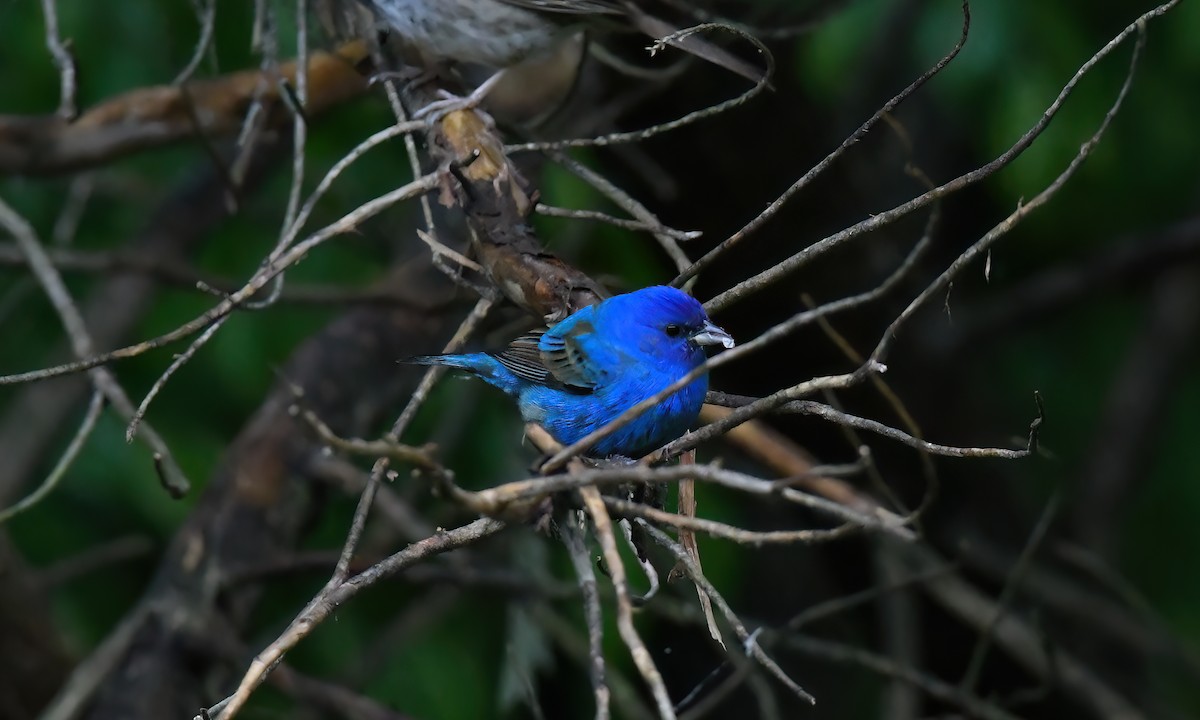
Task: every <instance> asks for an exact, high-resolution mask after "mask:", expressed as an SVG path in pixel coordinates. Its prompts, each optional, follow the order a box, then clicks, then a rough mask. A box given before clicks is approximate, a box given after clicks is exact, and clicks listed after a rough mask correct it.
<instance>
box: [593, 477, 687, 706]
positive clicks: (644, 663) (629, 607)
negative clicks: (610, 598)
mask: <svg viewBox="0 0 1200 720" xmlns="http://www.w3.org/2000/svg"><path fill="white" fill-rule="evenodd" d="M579 496H580V498H581V499H582V500H583V504H584V507H585V508H586V509H587V512H588V515H590V516H591V518H592V526H593V527H594V528H595V530H596V538H597V539H598V540H599V541H600V548H601V550H602V551H603V553H604V564H605V567H606V569H607V570H608V576H609V577H610V578H612V583H613V589H614V590H615V591H616V596H617V631H618V632H619V633H620V635H621V640H623V641H624V642H625V646H626V647H627V648H629V654H630V655H631V656H632V657H633V664H634V666H636V667H637V669H638V672H639V673H641V675H642V679H643V680H645V681H646V684H647V685H649V686H650V692H651V694H652V695H653V696H654V703H655V705H656V706H657V707H658V715H659V717H660V718H661V720H675V709H674V704H673V703H672V702H671V696H670V694H668V693H667V686H666V683H664V682H663V679H662V674H661V673H659V671H658V667H657V666H655V664H654V658H652V657H651V656H650V651H649V650H648V649H646V644H645V643H644V642H642V638H641V636H640V635H638V632H637V628H636V627H634V624H633V603H632V602H630V600H629V582H628V580H627V579H626V577H625V566H624V564H623V563H622V561H621V553H620V551H619V550H617V538H616V536H615V535H614V534H613V526H612V520H611V519H610V518H609V516H608V511H607V510H605V508H604V500H603V498H602V497H601V496H600V491H599V490H597V489H596V488H595V486H592V485H586V486H584V487H581V488H579Z"/></svg>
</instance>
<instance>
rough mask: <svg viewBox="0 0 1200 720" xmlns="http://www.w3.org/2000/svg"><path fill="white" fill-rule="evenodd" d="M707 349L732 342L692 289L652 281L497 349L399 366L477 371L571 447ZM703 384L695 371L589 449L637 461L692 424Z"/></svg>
mask: <svg viewBox="0 0 1200 720" xmlns="http://www.w3.org/2000/svg"><path fill="white" fill-rule="evenodd" d="M707 345H722V346H724V347H733V338H731V337H730V336H729V335H728V334H727V333H726V332H725V331H724V330H721V328H719V327H717V326H716V325H713V324H712V323H711V322H709V320H708V316H707V315H706V314H705V312H704V307H703V306H702V305H700V303H699V302H697V301H696V300H695V299H694V298H692V297H691V296H690V295H687V294H686V293H684V292H682V291H680V290H676V289H675V288H671V287H664V286H655V287H648V288H644V289H642V290H637V291H635V292H631V293H627V294H625V295H617V296H615V297H612V298H609V299H607V300H605V301H604V302H602V303H600V304H599V305H593V306H591V307H586V308H584V309H582V310H580V311H579V312H577V313H575V314H574V315H571V316H570V317H568V318H567V319H565V320H563V321H562V322H560V323H558V324H557V325H555V326H554V327H552V328H550V329H548V330H546V331H542V332H534V333H531V334H529V335H525V336H522V337H519V338H517V339H516V340H514V341H513V342H512V343H511V344H509V346H508V347H507V348H506V349H504V350H502V351H500V352H494V353H471V354H467V355H429V356H423V357H416V358H411V359H409V360H407V361H406V362H410V363H417V364H421V365H447V366H449V367H454V368H460V369H463V370H467V371H469V372H471V373H474V374H475V375H477V376H479V377H480V378H482V379H483V380H485V381H486V382H488V383H489V384H491V385H494V386H495V387H498V388H500V389H501V390H503V391H504V392H505V393H507V394H508V395H511V396H513V397H515V398H516V399H517V404H518V406H519V407H520V409H521V416H522V417H523V418H524V419H525V421H526V422H537V423H539V424H541V425H542V426H543V427H545V428H546V430H547V431H548V432H549V433H550V434H551V435H552V436H554V439H556V440H558V441H559V442H560V443H563V444H564V445H570V444H571V443H574V442H575V441H577V440H579V439H580V438H582V437H583V436H584V435H587V434H588V433H590V432H591V431H593V430H595V429H597V428H599V427H601V426H603V425H605V424H607V423H608V422H609V421H611V420H612V419H613V418H615V417H617V416H618V415H620V414H621V413H622V412H624V411H625V410H627V409H629V408H630V407H632V406H633V405H636V404H637V403H639V402H641V401H642V400H644V399H646V398H648V397H651V396H652V395H654V394H656V393H658V392H659V391H661V390H662V389H664V388H666V387H667V386H668V385H670V384H671V383H673V382H675V381H676V380H678V379H679V378H681V377H683V376H684V375H686V374H687V373H688V372H689V371H691V370H692V369H693V368H695V367H697V366H698V365H700V364H701V363H703V362H704V359H705V351H704V347H705V346H707ZM707 390H708V376H707V375H701V376H700V377H698V378H696V379H695V380H694V381H692V382H691V383H689V384H688V385H686V386H685V387H684V388H683V389H681V390H679V391H677V392H675V393H674V394H672V395H671V396H670V397H668V398H667V399H666V400H664V401H662V402H661V403H659V405H658V407H655V408H652V409H650V410H648V411H647V412H645V413H643V414H642V415H641V417H639V418H637V419H636V420H634V421H633V422H631V423H629V424H627V425H625V426H624V427H622V428H621V429H619V430H617V431H616V432H614V433H613V434H611V435H609V436H608V437H606V438H604V439H603V440H601V441H600V442H598V443H596V445H595V446H594V447H592V449H591V450H590V451H588V454H589V455H591V456H593V457H610V456H614V455H621V456H625V457H638V456H640V455H644V454H645V453H647V452H650V451H652V450H654V449H656V448H658V447H659V446H661V445H663V444H665V443H667V442H670V441H671V440H673V439H675V438H677V437H679V436H680V435H682V434H683V433H684V432H686V431H687V430H688V428H689V427H690V426H691V425H692V423H694V422H695V421H696V416H697V415H698V414H699V413H700V407H701V405H703V404H704V394H705V392H707Z"/></svg>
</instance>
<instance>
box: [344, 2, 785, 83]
mask: <svg viewBox="0 0 1200 720" xmlns="http://www.w3.org/2000/svg"><path fill="white" fill-rule="evenodd" d="M361 2H362V3H363V4H365V5H367V6H368V7H369V8H371V10H372V12H373V13H374V14H375V15H376V17H378V18H379V20H381V21H382V22H383V23H385V24H386V25H388V26H389V27H391V28H392V29H394V30H395V31H396V32H397V33H398V34H399V35H400V37H402V38H403V39H404V40H405V41H406V42H407V43H408V44H409V45H410V46H412V47H413V48H415V49H416V50H417V51H418V52H420V53H421V54H422V55H423V56H424V57H425V58H426V59H427V60H434V61H451V62H468V63H478V64H480V65H486V66H488V67H490V68H494V69H497V70H503V69H505V68H507V67H510V66H512V65H515V64H517V63H519V62H521V61H522V60H525V59H526V58H529V57H533V56H535V55H541V54H546V53H549V52H550V50H551V49H552V48H553V47H554V46H555V44H556V43H558V41H559V40H561V39H562V38H563V37H565V36H566V35H568V34H570V33H572V32H574V31H576V30H578V29H581V28H584V27H591V28H603V27H605V26H609V27H614V28H622V27H625V28H629V29H635V30H638V31H640V32H643V33H645V34H646V35H648V36H651V37H655V38H659V37H664V36H666V35H670V34H671V33H672V32H674V31H675V28H673V27H672V26H671V25H670V24H669V23H667V22H665V21H663V20H659V19H658V18H656V17H654V16H653V15H650V14H648V13H646V12H645V11H644V10H642V9H641V7H640V5H641V4H644V3H635V2H631V1H630V0H361ZM671 44H672V45H673V46H675V47H678V48H679V49H681V50H685V51H687V52H689V53H691V54H693V55H695V56H697V57H699V58H702V59H704V60H707V61H708V62H711V63H714V64H716V65H720V66H721V67H724V68H726V69H728V70H731V71H733V72H735V73H738V74H739V75H742V76H744V77H746V78H748V79H750V80H751V81H753V82H758V81H759V79H760V78H761V77H762V72H761V71H759V70H758V69H757V68H755V67H754V66H753V65H751V64H750V63H748V62H746V61H745V60H742V59H741V58H738V57H736V56H734V55H732V54H730V53H728V52H726V51H725V50H722V49H721V48H720V47H718V46H716V45H713V44H712V43H710V42H708V41H706V40H704V39H702V38H700V37H699V36H697V35H689V36H687V37H685V38H683V39H681V40H677V41H674V42H673V43H671Z"/></svg>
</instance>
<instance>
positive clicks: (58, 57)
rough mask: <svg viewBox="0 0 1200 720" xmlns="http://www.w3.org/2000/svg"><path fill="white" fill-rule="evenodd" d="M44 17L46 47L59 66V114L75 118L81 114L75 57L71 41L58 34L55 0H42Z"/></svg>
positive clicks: (64, 118) (67, 118)
mask: <svg viewBox="0 0 1200 720" xmlns="http://www.w3.org/2000/svg"><path fill="white" fill-rule="evenodd" d="M42 17H43V19H44V20H45V23H46V49H48V50H49V51H50V54H51V55H52V56H53V57H54V64H55V65H56V66H57V67H58V116H59V117H60V118H62V119H63V120H74V119H75V117H76V116H77V115H78V114H79V108H78V106H76V104H75V72H76V67H75V57H74V56H73V55H71V51H70V49H69V47H68V46H69V44H70V43H69V42H67V43H64V42H63V41H62V39H61V38H60V37H59V35H58V8H57V7H56V6H55V0H42Z"/></svg>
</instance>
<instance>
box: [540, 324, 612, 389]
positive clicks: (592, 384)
mask: <svg viewBox="0 0 1200 720" xmlns="http://www.w3.org/2000/svg"><path fill="white" fill-rule="evenodd" d="M595 319H596V313H595V306H591V307H586V308H584V309H583V310H580V311H579V312H577V313H575V314H574V315H572V316H570V317H569V318H567V319H566V320H563V321H562V322H560V323H559V324H557V325H555V326H554V327H552V328H550V329H549V330H547V331H546V332H545V333H544V334H543V335H542V337H541V340H539V341H538V350H539V352H540V354H541V356H542V364H543V365H545V366H546V369H547V370H549V371H550V374H551V375H553V376H554V378H555V379H556V380H558V381H559V382H561V383H562V384H563V385H566V386H567V387H568V388H577V389H583V390H594V389H596V387H597V386H599V385H601V384H603V383H605V382H606V381H608V380H609V379H610V377H609V376H610V375H611V374H612V373H613V372H615V371H616V369H618V368H621V367H623V366H625V365H627V364H628V357H626V356H625V354H623V353H621V352H619V351H618V350H617V349H615V348H613V347H612V344H611V343H607V342H604V340H603V339H602V337H601V335H600V334H599V333H597V332H596V328H595V326H594V325H593V322H594V321H595Z"/></svg>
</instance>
